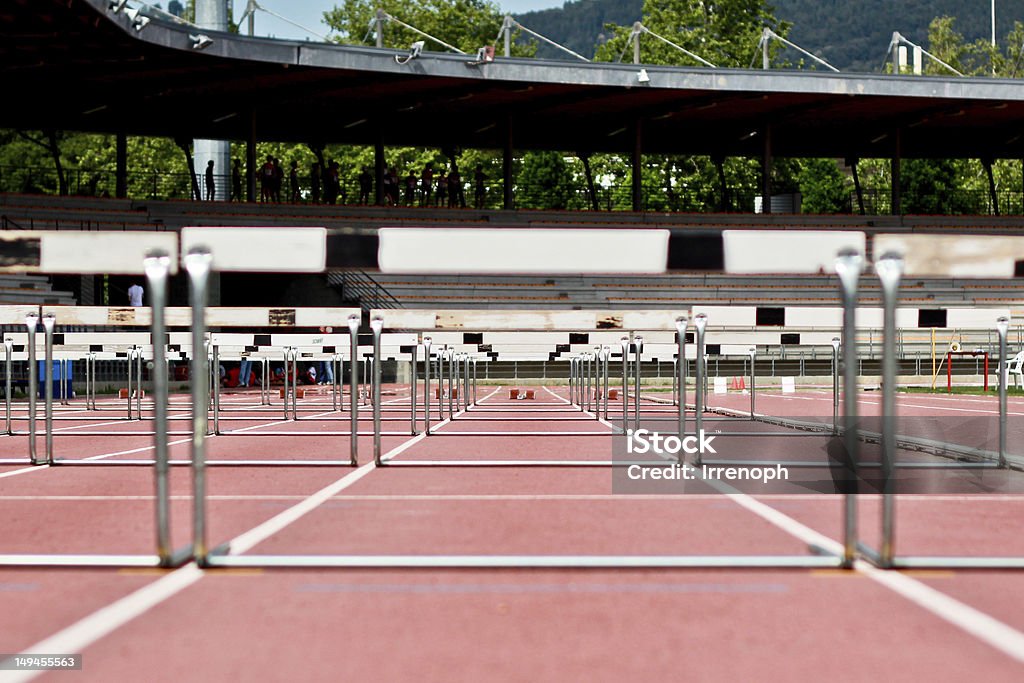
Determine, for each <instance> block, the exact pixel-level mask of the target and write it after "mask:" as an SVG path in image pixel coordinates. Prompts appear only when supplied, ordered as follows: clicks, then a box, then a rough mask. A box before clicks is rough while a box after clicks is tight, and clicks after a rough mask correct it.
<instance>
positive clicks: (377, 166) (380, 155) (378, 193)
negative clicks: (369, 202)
mask: <svg viewBox="0 0 1024 683" xmlns="http://www.w3.org/2000/svg"><path fill="white" fill-rule="evenodd" d="M384 166H385V160H384V133H383V132H382V131H380V130H378V131H377V137H376V139H375V140H374V141H373V177H374V183H373V203H374V204H376V205H377V206H384V173H385V172H386V171H387V169H386V168H384Z"/></svg>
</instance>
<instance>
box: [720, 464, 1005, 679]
mask: <svg viewBox="0 0 1024 683" xmlns="http://www.w3.org/2000/svg"><path fill="white" fill-rule="evenodd" d="M712 484H714V482H712ZM716 488H717V487H716ZM726 495H728V497H729V498H730V499H732V500H733V502H735V503H737V504H738V505H740V506H741V507H743V508H745V509H747V510H749V511H750V512H753V513H754V514H755V515H757V516H758V517H761V518H762V519H764V520H765V521H767V522H769V523H770V524H772V525H774V526H776V527H778V528H779V529H781V530H782V531H785V532H786V533H788V534H790V535H791V536H794V537H795V538H797V539H799V540H801V541H803V542H804V543H807V544H808V545H818V546H820V547H822V548H824V549H826V550H828V551H829V552H833V553H836V554H841V553H842V552H843V546H842V544H841V543H839V542H838V541H834V540H832V539H831V538H829V537H827V536H825V535H823V534H821V533H819V532H817V531H815V530H814V529H811V528H810V527H807V526H805V525H803V524H802V523H800V522H798V521H796V520H795V519H793V518H792V517H790V516H788V515H786V514H784V513H782V512H780V511H778V510H776V509H775V508H773V507H770V506H768V505H766V504H764V503H762V502H760V501H758V500H755V499H753V498H751V497H750V496H748V495H746V494H744V493H729V494H726ZM854 569H855V570H856V571H858V572H860V573H861V574H864V575H865V576H867V577H868V578H870V579H872V580H873V581H875V582H876V583H879V584H880V585H882V586H885V587H886V588H888V589H889V590H891V591H893V592H894V593H896V594H898V595H900V596H901V597H903V598H905V599H906V600H909V601H910V602H912V603H914V604H916V605H917V606H919V607H921V608H923V609H924V610H926V611H928V612H931V613H932V614H934V615H935V616H937V617H939V618H940V619H943V620H945V621H946V622H948V623H949V624H951V625H953V626H956V627H957V628H959V629H961V630H963V631H965V632H967V633H968V634H970V635H972V636H974V637H975V638H977V639H978V640H980V641H982V642H983V643H986V644H988V645H990V646H991V647H994V648H995V649H997V650H999V651H1000V652H1002V653H1003V654H1005V655H1007V656H1009V657H1011V658H1013V659H1015V660H1017V661H1018V662H1022V663H1024V633H1021V632H1020V631H1018V630H1016V629H1015V628H1013V627H1011V626H1009V625H1008V624H1005V623H1003V622H1001V621H999V620H998V619H996V618H994V617H991V616H989V615H988V614H985V613H984V612H981V611H980V610H977V609H975V608H974V607H971V606H970V605H967V604H965V603H962V602H960V601H959V600H956V599H955V598H952V597H950V596H948V595H946V594H945V593H942V592H940V591H937V590H935V589H934V588H932V587H931V586H928V585H926V584H924V583H921V582H920V581H918V580H916V579H913V578H911V577H909V576H907V575H906V574H900V573H898V572H895V571H892V570H882V569H878V568H876V567H874V566H872V565H871V564H869V563H867V562H865V561H863V560H858V561H857V562H856V563H855V564H854Z"/></svg>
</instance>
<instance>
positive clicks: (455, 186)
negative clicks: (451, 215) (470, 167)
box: [448, 164, 466, 209]
mask: <svg viewBox="0 0 1024 683" xmlns="http://www.w3.org/2000/svg"><path fill="white" fill-rule="evenodd" d="M448 207H449V208H455V207H460V208H463V209H464V208H466V193H465V191H464V190H463V189H462V176H460V175H459V167H458V166H456V165H455V164H452V170H451V173H449V174H448Z"/></svg>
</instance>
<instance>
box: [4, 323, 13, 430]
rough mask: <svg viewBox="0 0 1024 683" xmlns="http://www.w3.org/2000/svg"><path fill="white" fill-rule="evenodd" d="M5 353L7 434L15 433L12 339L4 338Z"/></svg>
mask: <svg viewBox="0 0 1024 683" xmlns="http://www.w3.org/2000/svg"><path fill="white" fill-rule="evenodd" d="M4 354H5V363H4V364H5V365H6V367H7V380H6V384H5V385H4V387H5V392H4V397H5V399H6V400H5V401H4V406H5V408H4V414H5V416H6V424H7V434H8V435H10V434H13V433H14V432H13V430H12V429H11V390H12V387H11V373H12V372H13V370H14V365H13V361H12V359H11V356H12V355H13V354H14V343H13V342H11V340H10V339H5V340H4Z"/></svg>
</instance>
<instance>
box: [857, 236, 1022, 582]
mask: <svg viewBox="0 0 1024 683" xmlns="http://www.w3.org/2000/svg"><path fill="white" fill-rule="evenodd" d="M875 250H876V253H879V254H881V256H880V257H879V258H878V259H877V261H876V263H875V273H876V275H877V277H878V279H879V281H880V283H881V285H882V293H883V304H884V307H885V321H884V328H885V337H884V348H883V380H882V400H883V420H882V435H881V445H882V461H881V469H880V473H881V495H882V520H881V527H882V528H881V532H882V533H881V541H880V546H879V547H878V548H873V547H871V546H869V545H867V544H866V543H862V542H861V543H858V551H859V552H860V554H861V555H862V556H864V557H865V558H866V559H867V560H869V561H870V562H871V563H873V564H874V565H876V566H878V567H881V568H885V569H1020V568H1024V557H1021V556H994V557H993V556H967V555H950V556H906V555H899V554H898V553H897V552H896V536H895V526H896V516H897V514H896V491H895V482H894V469H895V467H896V463H895V462H894V460H895V453H896V449H897V447H898V445H899V443H898V440H899V435H898V434H897V433H896V425H895V417H896V346H895V336H896V306H897V303H898V301H899V289H900V282H901V279H902V278H903V276H904V275H907V276H913V277H948V276H949V275H951V274H953V273H955V274H956V276H957V277H962V278H972V277H973V278H993V277H995V278H1006V279H1010V278H1013V277H1015V275H1016V267H1017V266H1016V264H1018V263H1020V262H1021V260H1022V259H1024V238H1020V237H1001V236H989V235H984V236H982V235H979V236H945V235H943V236H939V235H878V236H876V238H875ZM994 325H995V327H996V331H997V333H998V338H999V379H1000V381H999V401H998V403H999V446H998V451H997V452H995V453H989V454H987V455H988V458H989V461H988V463H987V464H988V465H989V466H994V467H996V468H999V469H1004V470H1005V469H1007V468H1008V467H1010V466H1013V467H1014V468H1015V469H1018V470H1020V469H1022V468H1024V462H1022V461H1020V460H1015V461H1013V462H1011V461H1010V460H1009V459H1008V456H1007V454H1006V428H1007V424H1006V423H1007V406H1006V371H1005V370H1006V361H1007V358H1006V356H1007V353H1006V348H1007V346H1006V336H1007V330H1008V327H1009V319H1008V317H1006V316H1005V315H1000V316H999V317H998V318H997V319H996V320H995V321H994Z"/></svg>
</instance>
